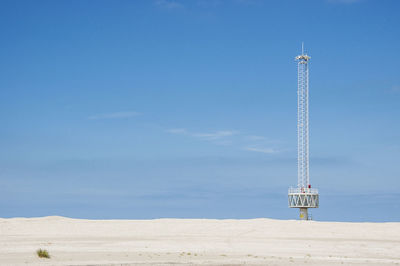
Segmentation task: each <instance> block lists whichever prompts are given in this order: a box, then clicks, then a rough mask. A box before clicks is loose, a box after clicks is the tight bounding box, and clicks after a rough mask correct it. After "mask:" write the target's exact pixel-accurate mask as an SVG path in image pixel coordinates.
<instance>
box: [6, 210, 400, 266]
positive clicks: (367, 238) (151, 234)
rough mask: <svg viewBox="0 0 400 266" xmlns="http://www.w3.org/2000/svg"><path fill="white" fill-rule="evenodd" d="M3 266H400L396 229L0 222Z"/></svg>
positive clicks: (259, 222) (256, 222) (279, 223)
mask: <svg viewBox="0 0 400 266" xmlns="http://www.w3.org/2000/svg"><path fill="white" fill-rule="evenodd" d="M38 248H44V249H47V250H48V251H49V253H50V255H51V256H52V257H51V258H50V259H40V258H38V257H37V256H36V254H35V251H36V250H37V249H38ZM0 264H1V265H27V264H29V265H400V223H338V222H316V221H309V222H304V221H293V220H291V221H285V220H271V219H252V220H210V219H157V220H81V219H69V218H64V217H44V218H12V219H0Z"/></svg>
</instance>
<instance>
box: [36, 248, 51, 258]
mask: <svg viewBox="0 0 400 266" xmlns="http://www.w3.org/2000/svg"><path fill="white" fill-rule="evenodd" d="M36 254H37V255H38V257H39V258H46V259H50V254H49V252H48V251H47V250H45V249H38V250H36Z"/></svg>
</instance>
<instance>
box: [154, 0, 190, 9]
mask: <svg viewBox="0 0 400 266" xmlns="http://www.w3.org/2000/svg"><path fill="white" fill-rule="evenodd" d="M154 5H155V6H157V7H159V8H162V9H167V10H173V9H182V8H183V7H184V6H183V5H182V4H181V3H179V2H176V1H173V0H156V1H155V2H154Z"/></svg>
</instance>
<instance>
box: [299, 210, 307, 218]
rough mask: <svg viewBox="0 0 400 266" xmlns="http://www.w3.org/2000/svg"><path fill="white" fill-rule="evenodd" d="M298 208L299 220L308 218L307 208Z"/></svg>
mask: <svg viewBox="0 0 400 266" xmlns="http://www.w3.org/2000/svg"><path fill="white" fill-rule="evenodd" d="M299 209H300V220H308V208H299Z"/></svg>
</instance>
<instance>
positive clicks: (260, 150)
mask: <svg viewBox="0 0 400 266" xmlns="http://www.w3.org/2000/svg"><path fill="white" fill-rule="evenodd" d="M244 149H245V150H246V151H254V152H261V153H267V154H273V153H277V151H276V150H274V149H272V148H264V147H245V148H244Z"/></svg>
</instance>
